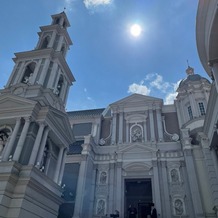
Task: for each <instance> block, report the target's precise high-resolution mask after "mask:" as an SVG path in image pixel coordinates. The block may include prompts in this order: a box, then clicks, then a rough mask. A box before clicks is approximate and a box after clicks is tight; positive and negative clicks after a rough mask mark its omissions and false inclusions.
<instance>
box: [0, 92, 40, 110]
mask: <svg viewBox="0 0 218 218" xmlns="http://www.w3.org/2000/svg"><path fill="white" fill-rule="evenodd" d="M36 104H37V102H36V101H32V100H29V99H26V98H22V97H18V96H15V95H2V96H1V95H0V105H1V107H0V111H3V110H7V111H10V110H12V111H13V110H14V109H16V110H22V109H24V108H25V109H27V108H34V107H35V105H36Z"/></svg>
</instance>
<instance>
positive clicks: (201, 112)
mask: <svg viewBox="0 0 218 218" xmlns="http://www.w3.org/2000/svg"><path fill="white" fill-rule="evenodd" d="M198 106H199V110H200V114H201V116H203V115H205V114H206V113H205V109H204V103H203V102H199V103H198Z"/></svg>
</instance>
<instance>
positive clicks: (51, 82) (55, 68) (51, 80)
mask: <svg viewBox="0 0 218 218" xmlns="http://www.w3.org/2000/svg"><path fill="white" fill-rule="evenodd" d="M57 71H58V64H57V63H56V62H54V64H53V67H52V72H51V76H50V78H49V81H48V88H51V89H53V88H54V83H55V78H56V75H57Z"/></svg>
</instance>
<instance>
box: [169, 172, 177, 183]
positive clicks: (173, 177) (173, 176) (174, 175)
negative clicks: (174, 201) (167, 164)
mask: <svg viewBox="0 0 218 218" xmlns="http://www.w3.org/2000/svg"><path fill="white" fill-rule="evenodd" d="M170 175H171V181H172V182H174V183H176V182H179V174H178V171H177V170H176V169H172V170H171V171H170Z"/></svg>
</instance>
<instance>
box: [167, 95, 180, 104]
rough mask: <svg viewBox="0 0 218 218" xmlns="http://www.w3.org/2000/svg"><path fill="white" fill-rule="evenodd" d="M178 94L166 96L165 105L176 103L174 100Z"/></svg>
mask: <svg viewBox="0 0 218 218" xmlns="http://www.w3.org/2000/svg"><path fill="white" fill-rule="evenodd" d="M177 94H178V93H177V92H172V93H169V94H168V95H167V96H166V98H165V101H164V103H165V104H173V102H174V100H175V98H176V96H177Z"/></svg>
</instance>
